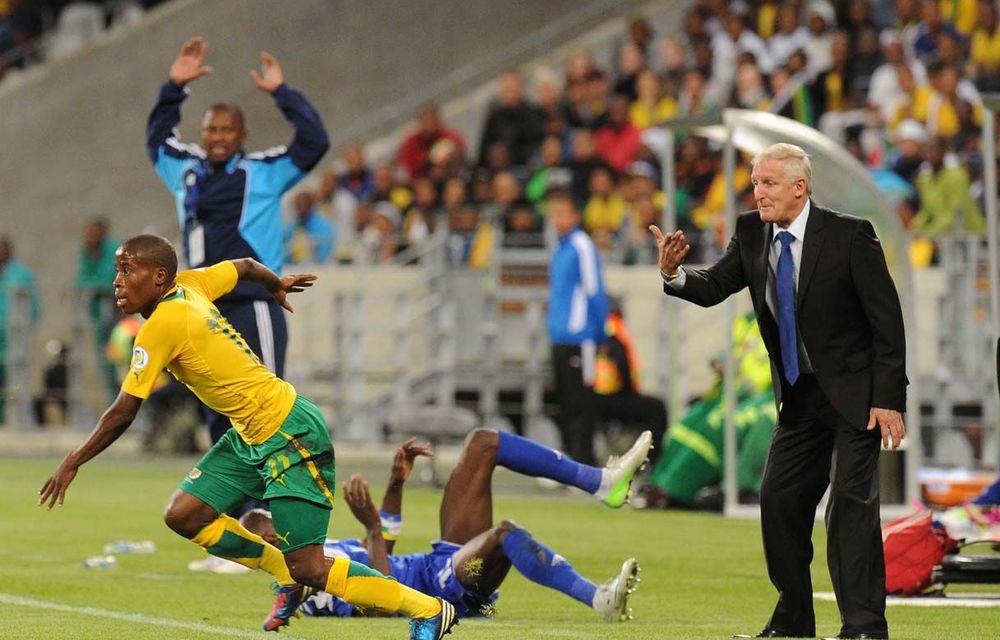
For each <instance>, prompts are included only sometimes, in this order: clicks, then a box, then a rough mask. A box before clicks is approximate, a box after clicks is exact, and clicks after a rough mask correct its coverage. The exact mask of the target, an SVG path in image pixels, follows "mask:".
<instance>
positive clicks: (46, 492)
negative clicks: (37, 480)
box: [38, 457, 79, 510]
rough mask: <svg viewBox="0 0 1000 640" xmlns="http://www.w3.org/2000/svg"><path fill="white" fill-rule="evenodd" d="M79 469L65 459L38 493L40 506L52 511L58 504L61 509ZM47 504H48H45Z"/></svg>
mask: <svg viewBox="0 0 1000 640" xmlns="http://www.w3.org/2000/svg"><path fill="white" fill-rule="evenodd" d="M78 469H79V467H77V466H76V465H75V464H72V463H71V462H69V460H68V457H67V458H65V459H63V461H62V462H61V463H60V464H59V466H58V467H57V468H56V470H55V473H53V474H52V475H51V476H50V477H49V479H48V480H46V481H45V484H43V485H42V488H41V490H40V491H39V492H38V506H43V505H44V506H45V508H46V509H49V510H51V509H52V507H54V506H56V503H57V502H58V503H59V506H60V507H61V506H62V505H63V501H64V500H65V499H66V489H67V488H69V485H70V483H71V482H73V478H75V477H76V472H77V470H78ZM46 502H47V503H48V504H45V503H46Z"/></svg>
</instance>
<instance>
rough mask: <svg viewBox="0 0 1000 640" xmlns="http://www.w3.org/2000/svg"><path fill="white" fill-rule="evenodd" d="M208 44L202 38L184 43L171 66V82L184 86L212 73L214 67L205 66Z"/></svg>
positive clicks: (198, 37) (196, 37)
mask: <svg viewBox="0 0 1000 640" xmlns="http://www.w3.org/2000/svg"><path fill="white" fill-rule="evenodd" d="M207 56H208V43H207V42H205V39H204V38H202V37H201V36H195V37H193V38H191V39H190V40H188V41H187V42H185V43H184V46H183V47H181V52H180V53H178V54H177V57H176V58H175V59H174V63H173V64H172V65H171V66H170V81H171V82H173V83H174V84H177V85H181V86H184V85H186V84H187V83H189V82H191V81H192V80H197V79H198V78H200V77H202V76H204V75H208V74H210V73H212V67H209V66H206V65H205V58H206V57H207Z"/></svg>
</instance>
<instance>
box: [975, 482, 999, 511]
mask: <svg viewBox="0 0 1000 640" xmlns="http://www.w3.org/2000/svg"><path fill="white" fill-rule="evenodd" d="M972 504H990V505H992V504H1000V478H998V479H997V481H996V482H994V483H993V484H991V485H990V486H988V487H986V489H985V490H984V491H983V492H982V493H980V494H979V495H978V496H976V497H975V498H974V499H973V500H972Z"/></svg>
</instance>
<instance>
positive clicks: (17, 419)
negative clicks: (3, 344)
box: [0, 287, 35, 429]
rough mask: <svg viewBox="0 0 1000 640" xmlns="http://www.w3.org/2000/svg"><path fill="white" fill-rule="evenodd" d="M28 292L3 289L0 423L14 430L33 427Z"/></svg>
mask: <svg viewBox="0 0 1000 640" xmlns="http://www.w3.org/2000/svg"><path fill="white" fill-rule="evenodd" d="M31 293H32V292H31V291H30V290H29V289H26V288H21V287H16V288H11V289H8V290H7V326H6V332H7V335H6V341H7V352H6V354H5V355H6V358H5V361H4V363H3V364H4V367H5V369H6V371H5V375H4V376H3V377H4V379H5V385H4V388H3V389H2V393H3V402H0V408H2V409H3V411H2V412H0V414H2V415H0V418H2V420H0V422H2V423H3V424H5V425H7V426H8V427H9V426H13V427H15V428H21V429H24V428H27V427H28V426H29V425H32V424H34V418H33V417H32V415H31V413H32V412H31V400H32V395H31V394H32V390H33V388H34V384H33V382H34V378H35V376H34V373H35V371H34V367H33V366H32V365H33V362H32V358H31V354H32V353H33V350H32V349H31V342H32V337H33V331H32V324H33V323H32V318H31Z"/></svg>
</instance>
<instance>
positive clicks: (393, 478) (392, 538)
mask: <svg viewBox="0 0 1000 640" xmlns="http://www.w3.org/2000/svg"><path fill="white" fill-rule="evenodd" d="M432 455H433V454H432V453H431V445H430V443H429V442H425V443H424V444H417V439H416V438H410V439H409V440H407V441H406V442H404V443H403V444H402V446H400V447H399V449H397V450H396V456H395V457H394V458H393V460H392V471H391V472H390V473H389V484H388V485H387V486H386V489H385V495H384V496H382V510H381V512H380V514H379V516H380V519H381V520H383V522H382V523H381V524H382V528H383V530H384V531H386V533H387V534H388V538H387V539H386V543H387V546H388V549H389V551H390V552H392V548H393V546H394V545H395V544H396V538H397V536H398V535H399V529H400V528H401V527H402V525H403V485H404V484H406V481H407V480H408V479H409V477H410V472H412V471H413V461H414V460H415V459H416V458H417V457H418V456H426V457H428V458H429V457H431V456H432Z"/></svg>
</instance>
